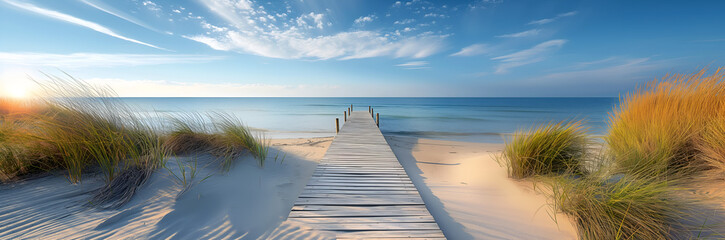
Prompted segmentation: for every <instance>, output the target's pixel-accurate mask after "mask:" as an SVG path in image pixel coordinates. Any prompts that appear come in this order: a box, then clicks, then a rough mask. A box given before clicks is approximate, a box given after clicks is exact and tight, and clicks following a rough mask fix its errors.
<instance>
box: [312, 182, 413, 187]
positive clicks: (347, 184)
mask: <svg viewBox="0 0 725 240" xmlns="http://www.w3.org/2000/svg"><path fill="white" fill-rule="evenodd" d="M307 186H343V187H414V186H413V184H412V183H402V182H396V183H385V182H383V183H376V182H372V183H364V182H363V183H361V182H311V183H308V184H307Z"/></svg>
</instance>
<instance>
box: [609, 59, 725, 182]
mask: <svg viewBox="0 0 725 240" xmlns="http://www.w3.org/2000/svg"><path fill="white" fill-rule="evenodd" d="M706 74H707V69H702V70H700V71H698V72H696V73H693V74H689V75H673V76H671V77H665V78H663V79H661V80H656V81H653V82H651V83H650V84H647V85H645V86H644V87H641V88H638V89H637V90H636V91H635V92H633V93H630V94H627V95H625V96H623V97H621V98H620V104H619V107H617V108H616V109H614V111H613V113H611V114H610V120H609V122H610V126H609V132H608V134H607V136H606V138H605V139H606V142H607V144H608V146H609V149H611V153H612V154H613V157H614V159H615V161H616V164H617V165H618V166H619V167H620V170H621V171H625V172H634V173H646V174H649V175H652V176H660V175H662V173H673V172H678V171H696V170H699V169H702V168H703V164H702V163H703V162H702V161H700V159H699V158H698V155H699V154H698V146H697V145H696V143H697V142H698V139H700V138H701V136H702V134H703V133H705V132H706V131H708V128H716V127H708V126H709V125H711V124H712V123H711V122H712V120H713V119H717V117H718V115H721V114H722V111H723V109H725V106H724V105H725V71H723V69H722V68H720V69H718V70H716V71H714V73H712V74H711V75H706ZM709 137H711V138H712V137H713V136H709ZM699 148H703V147H702V146H701V147H699ZM705 148H707V147H705Z"/></svg>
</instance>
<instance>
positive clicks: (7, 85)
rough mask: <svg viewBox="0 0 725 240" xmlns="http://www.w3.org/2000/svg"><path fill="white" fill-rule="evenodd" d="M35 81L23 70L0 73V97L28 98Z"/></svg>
mask: <svg viewBox="0 0 725 240" xmlns="http://www.w3.org/2000/svg"><path fill="white" fill-rule="evenodd" d="M32 86H33V82H32V81H31V80H30V79H28V76H27V75H25V73H23V72H22V71H5V72H2V73H0V97H7V98H28V97H30V95H31V94H30V93H31V88H32Z"/></svg>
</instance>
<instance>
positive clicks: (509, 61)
mask: <svg viewBox="0 0 725 240" xmlns="http://www.w3.org/2000/svg"><path fill="white" fill-rule="evenodd" d="M565 43H566V40H564V39H555V40H549V41H546V42H543V43H539V44H537V45H536V46H534V47H532V48H529V49H525V50H521V51H518V52H515V53H511V54H508V55H503V56H499V57H494V58H491V60H498V61H500V62H501V64H499V65H498V66H497V67H496V73H497V74H502V73H507V72H508V70H509V69H511V68H515V67H520V66H524V65H527V64H531V63H535V62H540V61H543V60H544V57H545V56H546V55H547V54H549V53H551V52H553V51H556V50H558V49H560V48H561V47H562V46H563V45H564V44H565Z"/></svg>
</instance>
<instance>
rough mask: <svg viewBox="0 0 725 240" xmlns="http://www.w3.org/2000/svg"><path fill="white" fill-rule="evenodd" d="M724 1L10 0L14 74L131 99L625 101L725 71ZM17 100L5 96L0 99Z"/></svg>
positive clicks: (8, 52)
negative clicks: (46, 76) (638, 89)
mask: <svg viewBox="0 0 725 240" xmlns="http://www.w3.org/2000/svg"><path fill="white" fill-rule="evenodd" d="M722 9H725V1H696V2H695V1H687V2H682V1H511V0H484V1H480V0H479V1H460V2H459V1H455V2H454V1H425V0H407V1H365V0H361V1H338V0H324V1H315V0H290V1H251V0H204V1H201V0H199V1H162V0H152V1H146V0H131V1H101V0H67V1H21V0H0V16H2V17H1V18H2V21H0V33H1V34H0V81H2V84H0V86H3V88H4V89H6V90H7V89H18V88H32V86H31V85H32V84H30V83H28V81H27V80H26V79H27V75H30V76H33V77H36V78H42V77H40V74H39V72H40V71H43V72H47V73H51V74H58V73H59V70H63V71H66V72H68V73H69V74H71V75H73V76H75V77H78V78H81V79H84V80H86V81H89V82H92V83H94V84H105V85H109V86H111V87H113V88H114V89H116V91H117V92H118V94H119V95H121V96H219V97H234V96H484V97H487V96H491V97H496V96H555V97H556V96H617V95H618V94H622V93H625V92H627V91H630V90H632V88H633V87H634V86H636V85H637V84H642V83H645V82H647V81H651V80H653V79H655V78H660V77H663V76H665V75H666V74H668V73H689V72H692V71H694V70H696V69H697V68H701V67H705V66H710V67H718V66H724V65H725V59H723V57H722V56H725V31H723V26H725V17H723V13H722ZM3 92H5V94H8V92H9V90H7V91H0V94H3Z"/></svg>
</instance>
